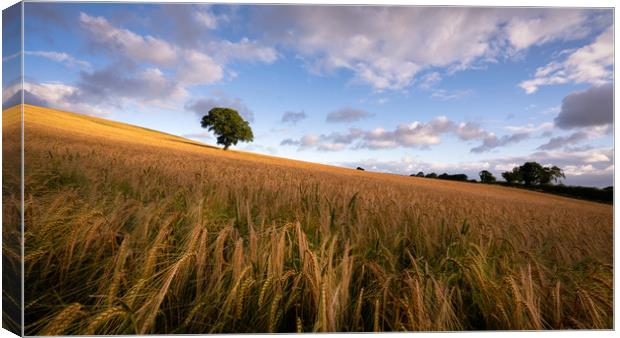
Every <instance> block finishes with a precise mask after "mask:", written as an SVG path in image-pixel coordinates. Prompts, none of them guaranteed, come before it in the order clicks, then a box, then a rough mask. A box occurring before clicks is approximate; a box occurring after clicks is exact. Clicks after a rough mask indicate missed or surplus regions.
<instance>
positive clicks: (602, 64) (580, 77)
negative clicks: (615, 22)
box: [519, 26, 614, 94]
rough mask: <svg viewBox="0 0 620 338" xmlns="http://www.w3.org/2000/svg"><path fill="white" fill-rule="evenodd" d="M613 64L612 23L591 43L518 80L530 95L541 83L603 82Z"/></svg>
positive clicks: (545, 84) (609, 73)
mask: <svg viewBox="0 0 620 338" xmlns="http://www.w3.org/2000/svg"><path fill="white" fill-rule="evenodd" d="M613 66H614V41H613V26H610V27H609V28H607V29H606V30H605V31H604V32H603V33H602V34H601V35H599V36H598V37H597V38H596V40H595V41H594V42H593V43H591V44H589V45H587V46H584V47H581V48H579V49H577V50H575V51H574V52H571V53H569V54H568V55H567V56H566V57H565V58H564V59H563V60H561V61H552V62H550V63H549V64H547V65H546V66H544V67H540V68H538V69H536V73H535V74H534V78H533V79H530V80H526V81H523V82H521V83H520V84H519V86H520V87H521V88H523V90H525V92H526V93H528V94H532V93H534V92H536V91H537V90H538V88H539V87H541V86H548V85H555V84H564V83H590V84H593V85H602V84H605V83H608V82H610V81H611V80H612V78H613Z"/></svg>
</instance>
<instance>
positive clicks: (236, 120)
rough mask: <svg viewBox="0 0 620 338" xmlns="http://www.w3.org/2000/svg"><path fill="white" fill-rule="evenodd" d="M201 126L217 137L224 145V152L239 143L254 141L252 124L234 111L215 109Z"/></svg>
mask: <svg viewBox="0 0 620 338" xmlns="http://www.w3.org/2000/svg"><path fill="white" fill-rule="evenodd" d="M201 125H202V127H203V128H208V130H209V131H211V132H213V133H214V134H215V135H216V136H217V143H218V144H221V145H223V146H224V150H227V149H228V148H229V147H230V146H231V145H236V144H237V142H239V141H241V142H251V141H253V140H254V134H253V133H252V128H250V124H249V123H248V122H247V121H246V120H244V119H243V117H241V115H239V113H238V112H237V111H236V110H234V109H230V108H213V109H211V110H209V114H207V115H205V116H203V117H202V121H201Z"/></svg>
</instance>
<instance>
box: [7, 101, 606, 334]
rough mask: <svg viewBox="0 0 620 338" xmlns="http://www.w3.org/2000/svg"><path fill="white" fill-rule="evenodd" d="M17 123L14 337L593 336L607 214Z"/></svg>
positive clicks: (85, 126) (83, 127) (170, 141)
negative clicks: (18, 297) (19, 216)
mask: <svg viewBox="0 0 620 338" xmlns="http://www.w3.org/2000/svg"><path fill="white" fill-rule="evenodd" d="M16 114H19V109H18V107H14V108H11V109H10V110H6V111H4V113H3V121H8V120H9V119H11V118H15V116H16ZM6 126H11V124H7V123H5V127H6ZM7 128H8V127H7ZM25 128H26V129H25V142H26V148H25V210H24V212H25V257H24V260H25V262H24V265H25V271H24V279H25V313H26V317H25V325H26V331H25V333H26V334H27V335H39V334H40V335H60V334H63V335H70V334H147V333H158V334H166V333H176V334H181V333H219V332H317V331H318V332H343V331H344V332H349V331H357V332H360V331H370V332H372V331H436V330H440V331H446V330H448V331H459V330H508V329H510V330H513V329H516V330H520V329H528V330H541V329H573V328H590V329H611V328H613V324H614V323H613V266H612V264H613V236H612V235H613V222H612V220H613V206H611V205H607V204H599V203H594V202H587V201H581V200H575V199H569V198H564V197H559V196H553V195H548V194H543V193H538V192H532V191H526V190H521V189H515V188H508V187H501V186H494V185H482V184H474V183H461V182H450V181H440V180H432V179H424V178H417V177H408V176H400V175H392V174H380V173H371V172H362V171H356V170H352V169H347V168H337V167H331V166H326V165H319V164H313V163H306V162H300V161H293V160H286V159H280V158H276V157H269V156H263V155H257V154H251V153H245V152H241V151H233V150H229V151H223V150H221V149H217V148H213V147H210V146H207V145H204V144H201V143H198V142H194V141H190V140H187V139H183V138H180V137H176V136H172V135H167V134H162V133H158V132H156V131H151V130H146V129H142V128H138V127H133V126H128V125H125V124H121V123H116V122H112V121H108V120H104V119H98V118H92V117H87V116H84V115H78V114H73V113H67V112H61V111H56V110H51V109H45V108H40V107H35V106H28V105H26V106H25ZM4 132H8V130H5V131H4ZM5 143H6V141H5ZM5 146H7V145H5ZM5 161H6V159H5ZM5 194H10V192H7V191H5ZM6 197H7V199H11V198H13V200H14V201H18V196H6ZM11 205H12V206H13V208H17V207H18V204H17V202H15V203H13V204H10V205H5V208H10V207H11ZM7 214H10V210H9V211H7ZM6 232H7V231H6V230H5V234H4V236H10V235H11V234H7V233H6ZM6 250H10V248H9V249H7V248H6V247H5V251H6ZM5 256H9V257H19V253H18V252H12V253H11V252H8V253H7V252H5Z"/></svg>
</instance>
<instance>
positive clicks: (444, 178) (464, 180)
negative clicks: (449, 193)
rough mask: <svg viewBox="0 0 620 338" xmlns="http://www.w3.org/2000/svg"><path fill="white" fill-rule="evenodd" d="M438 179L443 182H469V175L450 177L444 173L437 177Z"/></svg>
mask: <svg viewBox="0 0 620 338" xmlns="http://www.w3.org/2000/svg"><path fill="white" fill-rule="evenodd" d="M437 178H439V179H441V180H449V181H463V182H466V181H467V175H465V174H454V175H449V174H447V173H443V174H441V175H439V176H437Z"/></svg>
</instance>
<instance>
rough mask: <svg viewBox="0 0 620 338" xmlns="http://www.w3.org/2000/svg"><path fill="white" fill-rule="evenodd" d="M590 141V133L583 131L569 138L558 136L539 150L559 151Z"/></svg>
mask: <svg viewBox="0 0 620 338" xmlns="http://www.w3.org/2000/svg"><path fill="white" fill-rule="evenodd" d="M586 139H588V133H586V132H583V131H578V132H576V133H573V134H570V135H569V136H558V137H553V138H551V139H550V140H549V142H547V143H545V144H543V145H541V146H540V147H538V149H539V150H551V149H558V148H562V147H565V146H568V145H572V144H576V143H579V142H581V141H583V140H586Z"/></svg>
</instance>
